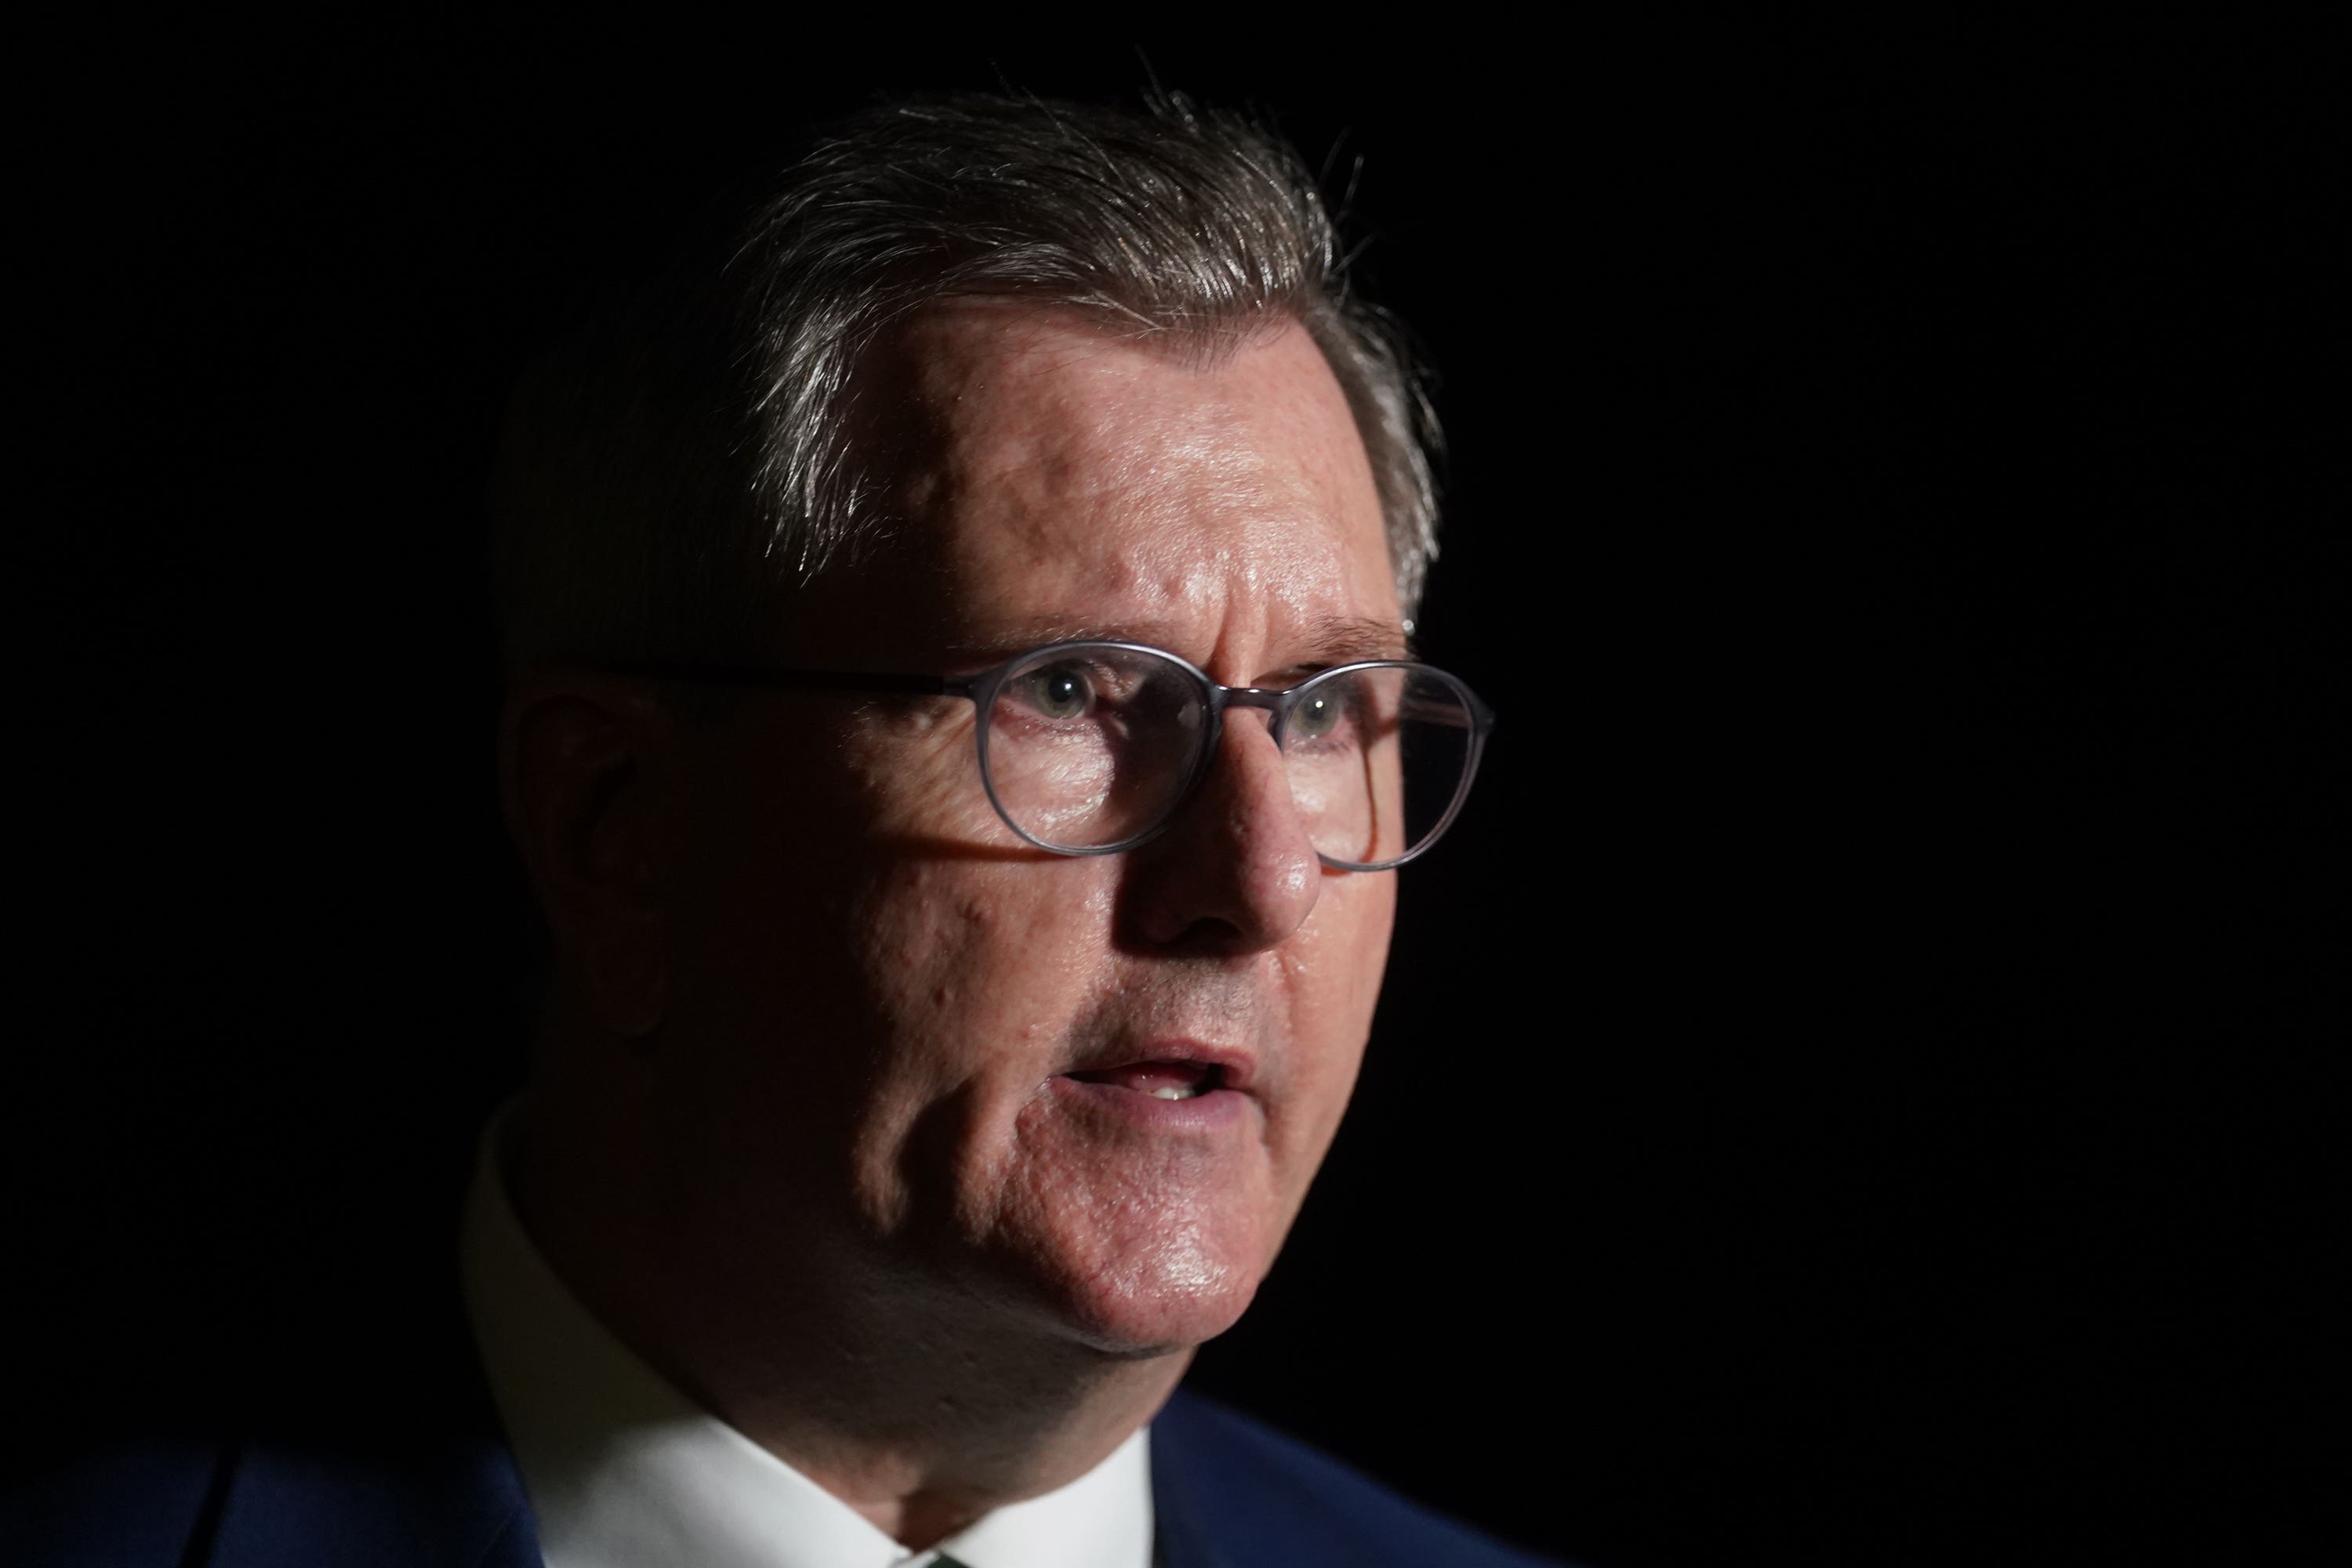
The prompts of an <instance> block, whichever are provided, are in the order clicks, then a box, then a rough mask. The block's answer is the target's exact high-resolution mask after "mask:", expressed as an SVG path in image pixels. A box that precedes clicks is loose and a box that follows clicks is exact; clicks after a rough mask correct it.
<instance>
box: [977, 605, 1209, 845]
mask: <svg viewBox="0 0 2352 1568" xmlns="http://www.w3.org/2000/svg"><path fill="white" fill-rule="evenodd" d="M1206 719H1207V709H1206V707H1205V705H1204V702H1203V700H1202V690H1201V688H1200V684H1199V682H1198V681H1196V680H1195V679H1193V678H1192V675H1191V674H1190V673H1189V672H1188V671H1186V670H1185V669H1184V668H1183V667H1182V666H1181V665H1177V664H1173V663H1171V662H1170V661H1169V660H1167V659H1165V658H1160V657H1159V656H1157V655H1154V654H1149V653H1139V652H1136V651H1134V650H1131V649H1126V648H1109V647H1076V648H1054V649H1047V650H1045V651H1044V652H1041V653H1040V654H1038V655H1037V656H1036V657H1035V658H1034V659H1033V660H1031V661H1030V662H1028V663H1026V664H1024V665H1022V666H1021V667H1020V668H1016V669H1013V670H1012V671H1010V672H1009V673H1008V674H1007V675H1006V677H1005V679H1004V680H1003V684H1001V685H1000V686H999V687H998V688H997V692H996V700H995V701H994V703H993V704H992V707H991V709H990V711H989V715H988V723H989V731H988V768H989V779H990V782H991V783H992V784H993V785H994V787H995V790H996V798H997V803H998V804H999V805H1001V806H1002V807H1003V811H1004V814H1005V815H1006V816H1008V817H1010V818H1011V819H1012V820H1013V823H1015V824H1016V825H1017V826H1019V827H1020V828H1021V830H1022V831H1023V832H1024V833H1026V834H1028V835H1029V836H1030V837H1032V838H1034V839H1036V840H1037V841H1038V842H1040V843H1043V844H1047V845H1051V846H1054V847H1057V848H1064V849H1099V848H1103V847H1107V846H1109V845H1113V844H1120V843H1124V842H1126V841H1127V840H1128V839H1130V838H1133V837H1138V836H1139V835H1140V834H1143V833H1147V832H1150V830H1151V829H1152V828H1153V827H1155V826H1158V825H1159V823H1160V820H1161V819H1162V818H1163V817H1164V816H1167V814H1168V813H1169V812H1170V811H1171V810H1172V809H1173V808H1174V806H1175V805H1176V803H1177V799H1178V797H1179V796H1180V795H1181V793H1182V791H1183V788H1184V785H1185V784H1186V782H1187V781H1188V780H1190V779H1191V778H1192V773H1193V769H1194V766H1195V765H1196V763H1198V762H1199V760H1200V748H1201V744H1202V740H1203V738H1204V736H1205V734H1206V731H1207V728H1208V726H1207V723H1206Z"/></svg>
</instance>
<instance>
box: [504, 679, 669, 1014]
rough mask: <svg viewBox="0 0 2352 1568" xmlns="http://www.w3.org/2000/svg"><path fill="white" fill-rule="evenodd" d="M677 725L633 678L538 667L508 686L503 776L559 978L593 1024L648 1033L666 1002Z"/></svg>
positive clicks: (512, 828)
mask: <svg viewBox="0 0 2352 1568" xmlns="http://www.w3.org/2000/svg"><path fill="white" fill-rule="evenodd" d="M674 740H675V735H674V731H673V730H672V727H671V725H670V724H669V722H668V716H667V714H666V713H665V712H664V711H663V710H661V709H660V707H659V705H658V704H657V703H656V702H654V701H653V700H651V699H650V698H649V697H648V696H647V695H646V693H645V692H644V691H643V690H641V689H636V688H635V687H634V685H633V684H629V683H623V682H619V681H616V680H614V679H612V678H608V677H601V676H596V675H593V674H585V675H570V674H562V673H541V674H534V675H532V676H530V677H526V678H523V679H520V680H519V681H518V682H517V685H516V687H515V689H513V690H512V691H511V692H510V694H509V699H508V702H507V706H506V711H505V714H504V716H503V720H502V722H501V725H500V732H499V784H500V794H501V796H502V801H503V805H504V807H505V812H506V818H507V826H508V831H509V833H510V834H511V835H512V836H513V838H514V842H515V846H516V847H517V849H518V850H519V851H520V854H521V856H522V859H523V864H524V868H525V869H526V870H527V872H528V873H529V875H530V882H531V887H532V890H533V892H534V893H535V894H536V896H537V898H538V900H539V903H540V908H541V911H542V912H543V913H544V914H545V916H546V918H547V921H548V926H549V929H550V931H551V934H552V936H553V939H554V944H555V973H556V984H558V985H559V986H560V987H569V988H570V989H572V992H573V997H572V1000H573V1002H574V1004H575V1005H579V1006H581V1007H583V1009H584V1010H585V1011H586V1013H587V1015H588V1016H589V1017H590V1018H591V1019H592V1020H593V1022H594V1024H595V1025H596V1026H597V1027H598V1028H599V1029H600V1030H602V1031H604V1032H606V1033H609V1034H611V1035H614V1036H617V1037H622V1038H631V1039H634V1038H640V1037H645V1036H647V1035H650V1034H652V1033H654V1032H655V1031H656V1030H657V1029H658V1028H659V1026H660V1024H661V1020H662V1016H663V1015H664V1013H665V1012H666V1011H667V1003H668V991H669V942H668V933H669V930H670V919H669V913H670V911H669V908H668V897H669V891H670V888H671V886H672V883H673V878H672V876H671V862H672V860H673V858H674V846H673V845H672V843H671V837H672V836H671V835H670V833H669V832H668V831H667V825H668V820H669V817H670V816H671V815H672V813H671V812H670V810H669V805H670V803H669V801H668V798H667V797H668V795H669V794H670V792H671V788H672V785H673V784H674V778H675V772H676V766H675V764H676V758H675V756H674V755H673V752H674V744H673V742H674Z"/></svg>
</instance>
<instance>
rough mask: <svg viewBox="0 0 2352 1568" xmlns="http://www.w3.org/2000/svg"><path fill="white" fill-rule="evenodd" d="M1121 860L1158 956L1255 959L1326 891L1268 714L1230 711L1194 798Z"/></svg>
mask: <svg viewBox="0 0 2352 1568" xmlns="http://www.w3.org/2000/svg"><path fill="white" fill-rule="evenodd" d="M1125 858H1126V859H1127V861H1128V863H1129V869H1128V877H1127V880H1126V884H1125V886H1124V888H1123V889H1122V896H1123V898H1124V900H1125V901H1126V903H1127V905H1128V911H1127V912H1128V916H1129V924H1130V926H1131V929H1132V931H1133V932H1134V934H1135V935H1136V936H1137V937H1139V938H1140V939H1141V940H1142V941H1143V942H1145V943H1147V944H1148V945H1150V946H1151V947H1153V948H1155V949H1166V948H1170V947H1183V948H1189V949H1192V950H1194V951H1197V952H1210V953H1220V954H1241V953H1250V952H1263V951H1265V949H1267V948H1271V947H1276V946H1279V945H1280V944H1281V943H1282V942H1284V941H1285V940H1286V939H1287V938H1288V937H1289V936H1290V934H1291V933H1292V932H1293V931H1297V929H1298V928H1299V926H1300V925H1301V924H1302V923H1303V922H1304V921H1306V919H1307V911H1309V910H1312V909H1313V908H1314V907H1315V900H1316V898H1317V897H1318V895H1319V894H1320V893H1321V891H1322V882H1323V863H1322V861H1321V860H1320V859H1318V858H1317V856H1316V854H1315V847H1314V845H1313V844H1312V843H1311V842H1309V841H1308V839H1307V825H1306V823H1305V822H1304V821H1302V820H1301V819H1300V817H1299V815H1298V810H1297V806H1296V805H1293V804H1292V801H1291V795H1290V774H1289V772H1288V769H1287V768H1286V765H1285V763H1284V762H1283V760H1282V752H1281V751H1280V750H1279V749H1278V748H1276V745H1275V743H1274V737H1273V736H1272V735H1271V734H1270V733H1269V732H1268V731H1267V729H1266V715H1265V714H1264V713H1262V712H1257V713H1254V712H1251V711H1249V710H1244V709H1230V710H1227V711H1226V714H1225V721H1224V725H1223V733H1222V734H1221V735H1220V736H1219V737H1218V741H1217V754H1216V755H1215V756H1214V757H1213V758H1212V759H1211V760H1210V766H1209V773H1208V776H1207V777H1206V778H1205V779H1203V780H1202V783H1201V787H1200V789H1199V790H1198V792H1196V793H1195V794H1194V795H1193V796H1192V799H1190V800H1188V801H1186V802H1185V803H1184V805H1183V806H1182V808H1181V810H1179V811H1178V813H1177V814H1176V817H1175V819H1174V820H1173V821H1172V822H1171V823H1170V824H1169V825H1168V829H1167V831H1166V832H1164V833H1162V834H1160V837H1157V838H1155V839H1153V840H1152V841H1151V842H1150V843H1149V844H1146V845H1144V846H1143V847H1141V848H1139V849H1136V850H1134V851H1132V852H1130V853H1129V855H1128V856H1126V857H1125Z"/></svg>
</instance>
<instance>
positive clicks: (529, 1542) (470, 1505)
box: [205, 1434, 542, 1568]
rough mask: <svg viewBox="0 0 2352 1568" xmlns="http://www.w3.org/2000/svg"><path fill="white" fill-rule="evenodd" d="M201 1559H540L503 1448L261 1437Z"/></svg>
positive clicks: (298, 1566)
mask: <svg viewBox="0 0 2352 1568" xmlns="http://www.w3.org/2000/svg"><path fill="white" fill-rule="evenodd" d="M205 1561H206V1563H208V1565H209V1568H315V1565H317V1564H320V1563H335V1564H337V1565H338V1568H542V1564H541V1557H540V1552H539V1534H538V1531H537V1529H536V1527H535V1525H534V1522H533V1521H532V1518H531V1511H530V1504H529V1503H528V1502H527V1501H526V1500H525V1499H524V1497H523V1490H522V1481H521V1478H520V1476H518V1475H517V1474H516V1471H515V1466H514V1459H513V1457H512V1456H511V1455H510V1454H509V1452H508V1451H507V1448H506V1446H505V1445H504V1444H503V1443H501V1442H499V1441H498V1440H497V1439H496V1438H495V1437H493V1436H488V1435H471V1434H469V1435H467V1436H460V1437H451V1438H447V1439H445V1440H444V1441H442V1442H440V1443H438V1444H434V1445H429V1446H422V1447H416V1448H413V1449H405V1450H402V1451H396V1452H383V1451H343V1452H335V1451H319V1450H313V1449H310V1448H307V1447H306V1448H303V1449H300V1450H296V1449H291V1448H281V1447H268V1446H258V1447H252V1448H248V1449H247V1450H246V1452H245V1453H243V1454H242V1455H240V1456H239V1458H238V1459H237V1461H236V1467H235V1469H234V1471H233V1472H232V1474H231V1476H230V1478H229V1485H228V1489H227V1493H226V1497H225V1498H224V1499H223V1504H222V1509H221V1513H220V1524H219V1529H218V1532H217V1534H216V1535H215V1538H214V1549H213V1551H212V1552H211V1554H210V1555H209V1556H208V1557H207V1558H206V1559H205Z"/></svg>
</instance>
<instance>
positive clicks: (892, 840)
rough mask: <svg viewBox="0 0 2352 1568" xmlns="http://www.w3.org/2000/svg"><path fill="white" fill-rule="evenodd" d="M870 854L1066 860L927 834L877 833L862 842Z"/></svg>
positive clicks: (1027, 847) (1023, 847) (1029, 847)
mask: <svg viewBox="0 0 2352 1568" xmlns="http://www.w3.org/2000/svg"><path fill="white" fill-rule="evenodd" d="M864 845H865V847H866V848H867V849H869V850H871V851H872V852H873V853H874V854H876V855H878V856H881V857H885V858H889V859H894V860H982V861H997V862H1003V863H1007V864H1012V863H1017V862H1024V861H1025V862H1029V863H1032V864H1038V863H1043V862H1045V861H1047V860H1060V859H1063V858H1066V857H1063V856H1060V855H1056V854H1055V853H1054V852H1053V851H1052V850H1050V849H1040V848H1038V847H1036V846H1035V845H1034V844H979V843H975V842H973V841H972V840H971V839H969V838H943V837H939V836H938V835H936V834H928V833H879V834H875V835H872V836H870V837H867V838H866V839H865V840H864Z"/></svg>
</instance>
